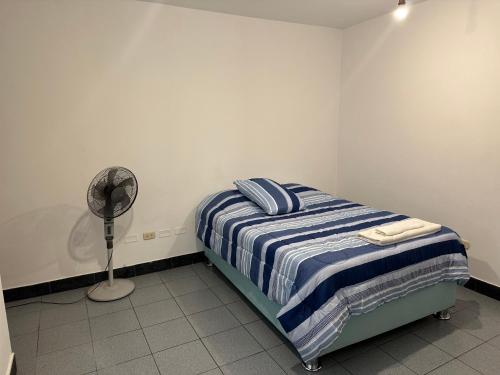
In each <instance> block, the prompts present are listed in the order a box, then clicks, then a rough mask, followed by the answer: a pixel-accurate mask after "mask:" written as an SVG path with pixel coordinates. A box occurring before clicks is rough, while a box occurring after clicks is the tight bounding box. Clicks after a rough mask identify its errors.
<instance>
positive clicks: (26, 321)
mask: <svg viewBox="0 0 500 375" xmlns="http://www.w3.org/2000/svg"><path fill="white" fill-rule="evenodd" d="M8 324H9V333H10V336H11V337H16V336H20V335H25V334H27V333H32V332H36V331H37V330H38V327H39V324H40V312H39V311H35V312H30V313H25V314H17V315H13V316H9V319H8Z"/></svg>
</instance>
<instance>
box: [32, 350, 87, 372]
mask: <svg viewBox="0 0 500 375" xmlns="http://www.w3.org/2000/svg"><path fill="white" fill-rule="evenodd" d="M95 369H96V367H95V361H94V353H93V350H92V345H91V344H85V345H81V346H76V347H74V348H70V349H65V350H62V351H58V352H54V353H49V354H45V355H42V356H39V357H38V360H37V364H36V374H37V375H82V374H87V373H89V372H92V371H94V370H95Z"/></svg>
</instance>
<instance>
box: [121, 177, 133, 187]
mask: <svg viewBox="0 0 500 375" xmlns="http://www.w3.org/2000/svg"><path fill="white" fill-rule="evenodd" d="M134 183H135V179H134V178H133V177H129V178H126V179H125V180H123V181H122V182H120V183H119V184H118V185H116V188H124V187H125V186H130V187H132V186H134Z"/></svg>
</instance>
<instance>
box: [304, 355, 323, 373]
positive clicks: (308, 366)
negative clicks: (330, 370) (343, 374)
mask: <svg viewBox="0 0 500 375" xmlns="http://www.w3.org/2000/svg"><path fill="white" fill-rule="evenodd" d="M302 367H304V368H305V370H306V371H308V372H318V371H319V370H321V365H320V363H319V359H318V358H315V359H312V360H310V361H307V362H302Z"/></svg>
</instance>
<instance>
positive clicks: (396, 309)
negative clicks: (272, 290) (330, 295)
mask: <svg viewBox="0 0 500 375" xmlns="http://www.w3.org/2000/svg"><path fill="white" fill-rule="evenodd" d="M205 255H206V256H207V258H208V259H209V260H210V261H211V262H212V263H213V264H214V265H215V266H216V267H217V268H218V269H219V270H220V271H221V272H222V273H223V274H224V275H225V276H226V277H227V278H228V279H229V280H230V281H231V282H232V283H233V284H234V286H235V287H236V288H238V290H239V291H240V292H241V293H242V294H243V295H244V296H245V297H246V298H247V299H248V300H249V301H250V302H251V303H252V304H253V305H254V306H255V307H256V308H257V310H259V311H260V312H261V313H262V314H263V315H264V316H265V317H266V318H267V320H269V322H270V323H271V324H272V325H273V326H274V327H276V329H277V330H279V331H280V332H281V333H282V334H283V335H284V336H285V337H286V333H285V331H284V330H283V327H281V324H280V322H279V321H278V319H277V318H276V315H277V313H278V311H279V310H280V309H281V307H282V306H281V305H279V304H277V303H275V302H273V301H271V300H269V299H268V298H267V297H266V296H265V295H264V294H263V293H262V292H261V291H260V290H259V289H258V288H257V287H256V286H255V285H254V284H253V283H252V282H251V281H250V280H249V279H248V278H247V277H245V276H244V275H243V274H242V273H240V272H239V271H238V270H237V269H235V268H234V267H232V266H231V265H230V264H229V263H227V262H226V261H224V260H223V259H222V258H221V257H219V256H218V255H217V254H215V253H214V252H213V251H212V250H210V249H208V248H205ZM455 295H456V283H453V282H441V283H438V284H436V285H433V286H430V287H427V288H424V289H421V290H419V291H416V292H413V293H410V294H408V295H407V296H406V297H403V298H399V299H397V300H394V301H391V302H388V303H385V304H383V305H382V306H380V307H378V308H376V309H375V310H373V311H371V312H369V313H366V314H363V315H358V316H353V317H351V318H350V319H349V321H348V322H347V324H346V325H345V327H344V329H343V330H342V333H341V334H340V336H339V337H338V338H337V340H335V341H334V342H333V343H332V345H330V346H329V347H328V348H327V349H326V350H324V351H323V352H322V353H321V355H324V354H327V353H331V352H333V351H335V350H338V349H340V348H343V347H345V346H348V345H352V344H355V343H357V342H360V341H363V340H366V339H369V338H370V337H373V336H376V335H379V334H381V333H384V332H387V331H390V330H392V329H395V328H398V327H401V326H403V325H405V324H408V323H411V322H414V321H415V320H418V319H421V318H424V317H426V316H428V315H431V314H433V313H436V312H438V311H442V310H446V309H448V308H449V307H451V306H453V305H454V304H455Z"/></svg>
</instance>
